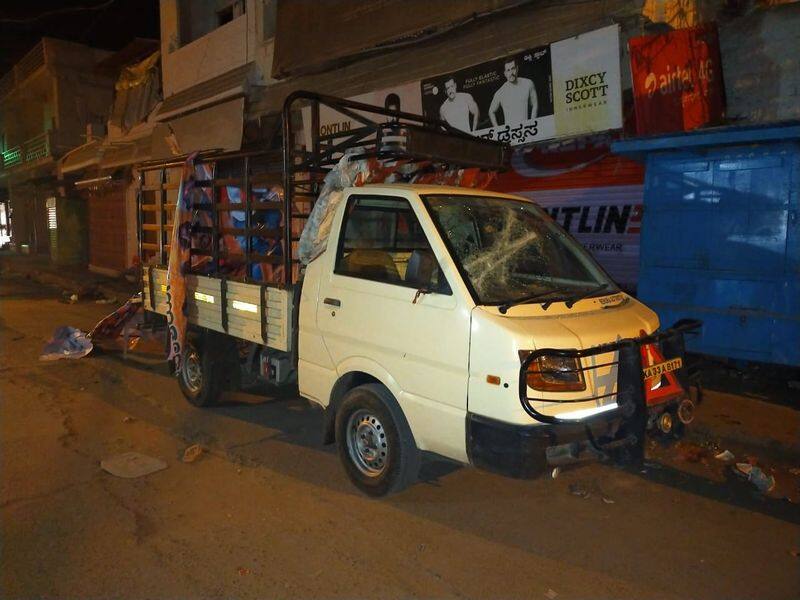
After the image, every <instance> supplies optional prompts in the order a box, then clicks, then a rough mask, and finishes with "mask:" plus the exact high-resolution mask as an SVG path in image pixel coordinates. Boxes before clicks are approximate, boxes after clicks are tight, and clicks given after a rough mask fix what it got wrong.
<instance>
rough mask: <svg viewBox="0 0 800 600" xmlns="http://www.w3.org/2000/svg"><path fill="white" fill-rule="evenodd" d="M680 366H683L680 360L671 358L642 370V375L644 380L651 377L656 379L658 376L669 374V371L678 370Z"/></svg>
mask: <svg viewBox="0 0 800 600" xmlns="http://www.w3.org/2000/svg"><path fill="white" fill-rule="evenodd" d="M682 366H683V360H682V359H680V358H672V359H670V360H667V361H664V362H662V363H658V364H657V365H653V366H651V367H646V368H644V369H642V372H643V373H644V376H645V378H646V379H650V378H651V377H658V376H659V375H663V374H664V373H669V372H670V371H674V370H675V369H680V368H681V367H682Z"/></svg>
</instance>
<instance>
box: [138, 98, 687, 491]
mask: <svg viewBox="0 0 800 600" xmlns="http://www.w3.org/2000/svg"><path fill="white" fill-rule="evenodd" d="M376 110H378V109H376ZM227 183H229V181H228V182H227ZM251 185H252V184H251ZM331 217H332V219H331V228H330V234H329V238H328V240H327V245H326V246H325V248H326V249H325V250H324V252H322V254H321V255H319V256H318V257H317V258H315V259H314V260H312V261H311V262H310V263H309V264H308V265H307V266H306V267H305V268H304V269H303V270H302V272H300V271H299V269H297V268H295V270H296V271H298V273H299V274H301V276H300V277H298V279H297V281H294V282H292V283H285V282H284V284H283V285H268V284H264V283H261V282H253V281H232V280H230V279H228V278H226V277H220V276H218V275H203V274H192V275H187V276H186V284H187V289H188V290H189V292H188V294H187V306H186V314H187V316H188V318H189V322H190V323H191V325H190V331H189V339H190V343H189V345H188V348H187V350H186V353H185V355H184V359H183V361H182V364H181V367H180V369H179V371H178V373H177V376H178V379H179V382H180V387H181V389H182V390H183V392H184V394H185V396H186V397H187V398H188V399H189V401H190V402H192V403H194V404H196V405H200V406H206V405H209V404H212V403H214V402H216V401H217V400H218V398H219V395H220V393H221V391H222V390H223V389H224V388H225V387H226V386H229V385H236V384H237V383H242V382H244V383H247V382H249V381H254V380H258V379H260V380H267V381H269V382H271V383H273V384H276V385H282V384H290V385H295V384H296V385H297V387H298V388H299V393H300V395H301V396H302V397H304V398H306V399H308V400H310V401H311V402H313V403H315V404H317V405H319V406H320V407H322V409H323V410H324V414H325V418H324V424H325V425H324V431H323V432H322V436H323V439H324V441H325V442H328V443H330V442H334V441H335V442H336V444H337V446H338V450H339V455H340V458H341V460H342V462H343V464H344V467H345V470H346V472H347V474H348V476H349V478H350V479H351V480H352V482H353V483H354V484H355V485H356V486H357V487H358V488H360V489H361V490H362V491H364V492H366V493H368V494H371V495H383V494H386V493H390V492H394V491H398V490H400V489H402V488H404V487H405V486H407V485H408V484H410V483H411V482H413V481H414V480H415V478H416V476H417V472H418V469H419V465H420V456H421V453H422V452H428V453H432V454H435V455H439V456H442V457H446V458H448V459H451V460H454V461H457V462H459V463H463V464H472V465H475V466H478V467H481V468H485V469H489V470H492V471H495V472H499V473H503V474H506V475H510V476H513V477H534V476H536V475H538V474H541V473H543V472H544V471H545V470H546V469H548V467H550V466H551V465H555V464H559V463H561V462H563V461H572V460H577V459H579V458H582V457H583V456H586V455H595V456H604V457H610V458H612V459H615V460H618V461H635V460H638V459H641V456H642V448H643V442H644V436H645V428H646V425H647V419H648V414H647V406H646V402H645V389H644V384H643V382H644V378H643V375H642V359H641V345H642V344H643V343H649V344H658V346H659V348H660V352H661V353H662V354H663V355H664V357H665V360H669V361H671V364H672V365H673V367H671V368H674V372H675V375H677V376H679V377H680V378H683V377H684V375H683V373H682V369H683V368H682V361H681V360H676V359H681V358H682V355H683V344H682V333H681V330H680V329H672V330H669V331H666V332H662V333H656V331H657V330H658V327H659V323H658V318H657V316H656V315H655V313H654V312H653V311H651V310H650V309H648V308H647V307H646V306H644V305H643V304H641V303H640V302H638V301H637V300H636V299H634V298H632V297H631V296H629V295H628V294H626V293H624V292H622V291H621V290H620V289H619V288H618V287H617V286H616V285H615V284H614V282H613V281H612V280H611V279H610V278H609V277H608V276H607V275H606V274H605V272H604V271H603V270H602V269H601V268H600V267H599V266H598V265H597V263H596V262H595V261H594V259H593V258H592V257H591V256H590V255H589V254H588V252H586V251H585V250H584V248H583V247H582V246H581V245H580V244H579V243H577V242H576V241H575V240H574V239H573V238H572V237H570V235H569V234H567V233H566V232H564V230H563V229H561V228H560V227H559V226H558V225H557V224H555V223H554V221H553V220H552V219H551V218H550V217H549V216H548V215H547V213H546V212H544V211H543V210H542V209H540V208H539V207H538V206H537V205H536V204H535V203H534V202H532V201H530V200H527V199H524V198H520V197H516V196H510V195H506V194H499V193H492V192H488V191H482V190H474V189H465V188H456V187H443V186H435V185H431V186H424V185H409V184H391V185H388V184H387V185H366V186H361V187H352V188H348V189H346V190H345V191H344V193H343V197H342V200H341V202H339V203H338V204H337V206H336V208H335V210H334V212H333V213H332V214H331ZM162 250H163V248H162ZM287 266H289V268H291V267H292V265H287ZM286 274H288V272H287V273H285V275H286ZM290 277H291V275H289V278H290ZM165 286H166V270H165V269H164V268H163V267H162V266H158V265H148V266H146V267H145V269H144V290H143V298H144V304H145V308H146V309H147V310H148V311H151V312H155V313H161V314H164V313H165V312H166V305H165V300H166V294H165ZM685 400H686V398H685V397H684V398H681V399H680V402H684V401H685ZM676 406H677V404H676ZM679 413H680V411H678V410H677V408H676V410H675V414H676V415H678V414H679Z"/></svg>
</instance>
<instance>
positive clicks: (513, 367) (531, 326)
mask: <svg viewBox="0 0 800 600" xmlns="http://www.w3.org/2000/svg"><path fill="white" fill-rule="evenodd" d="M617 296H619V295H617ZM592 300H597V299H592ZM618 300H619V301H615V302H614V303H602V302H597V303H596V307H594V306H588V305H584V306H583V307H581V308H582V310H579V311H574V312H570V311H569V310H563V308H564V306H563V303H562V306H561V307H560V308H561V309H562V310H557V311H554V312H553V313H552V314H548V312H549V311H541V309H540V307H538V306H537V307H532V308H529V307H527V306H525V307H518V308H519V309H523V308H524V309H525V310H524V311H522V310H517V311H515V313H514V314H513V315H512V314H511V311H509V314H508V315H503V314H501V313H500V311H499V310H498V309H497V307H491V306H490V307H481V306H479V307H476V308H475V309H473V311H472V323H471V335H470V366H469V371H470V387H469V410H470V411H471V412H475V413H477V414H482V415H486V416H491V417H493V418H498V417H499V418H501V419H503V420H506V421H509V422H516V423H525V422H530V420H531V419H530V417H529V416H528V415H527V414H526V413H525V412H524V410H523V409H522V406H521V404H520V400H519V387H518V386H519V379H520V362H521V361H520V354H519V352H520V351H521V350H522V351H530V350H541V349H545V348H554V349H587V348H591V347H593V346H597V345H600V344H605V343H609V342H615V341H618V340H620V339H624V338H634V337H638V336H639V334H640V332H641V331H644V332H645V333H648V334H649V333H652V332H654V331H655V330H656V329H658V326H659V323H658V316H657V315H656V314H655V313H654V312H653V311H652V310H650V309H649V308H647V307H646V306H645V305H643V304H642V303H640V302H638V301H637V300H635V299H634V298H631V297H628V296H624V298H621V299H620V298H618ZM551 308H556V306H555V305H553V306H552V307H551ZM576 308H577V305H576ZM592 360H594V361H595V362H591V361H592ZM614 360H616V358H615V353H613V352H612V353H608V354H601V355H597V357H596V358H594V359H587V358H584V359H583V362H582V364H583V366H584V367H588V366H592V365H601V364H606V363H611V362H613V361H614ZM489 375H493V376H495V377H499V378H500V381H501V382H502V383H501V385H500V386H493V385H489V384H487V376H489ZM584 376H585V378H586V384H587V389H586V390H585V391H584V392H560V393H559V395H560V398H561V399H564V400H573V401H574V400H580V399H582V398H587V399H588V398H591V397H592V396H595V395H600V394H609V393H613V392H615V390H616V367H611V368H607V369H602V370H601V369H597V370H593V369H590V370H588V371H586V372H585V373H584ZM528 396H529V397H531V398H543V399H544V398H545V394H540V393H538V392H534V391H533V390H530V389H529V394H528ZM614 401H615V400H614V398H613V397H610V398H609V399H608V402H614ZM537 404H538V410H542V412H546V413H549V414H557V413H560V412H561V411H567V410H578V409H584V408H592V407H596V406H598V403H596V402H595V401H594V400H587V402H586V403H583V402H574V403H572V404H564V403H550V402H545V401H542V402H541V403H537Z"/></svg>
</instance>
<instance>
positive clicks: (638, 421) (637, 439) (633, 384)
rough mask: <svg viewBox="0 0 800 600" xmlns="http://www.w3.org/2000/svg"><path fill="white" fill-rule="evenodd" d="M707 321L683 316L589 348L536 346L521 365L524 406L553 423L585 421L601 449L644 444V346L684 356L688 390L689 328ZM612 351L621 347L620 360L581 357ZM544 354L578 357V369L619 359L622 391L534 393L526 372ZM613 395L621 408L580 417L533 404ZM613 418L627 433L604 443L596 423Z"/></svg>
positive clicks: (680, 376)
mask: <svg viewBox="0 0 800 600" xmlns="http://www.w3.org/2000/svg"><path fill="white" fill-rule="evenodd" d="M701 325H702V323H701V322H700V321H695V320H688V319H687V320H683V321H679V322H677V323H676V324H675V325H673V326H672V327H671V328H669V329H667V330H665V331H661V332H657V333H654V334H651V335H647V336H641V337H637V338H628V339H623V340H619V341H616V342H611V343H608V344H602V345H599V346H593V347H592V348H586V349H584V350H563V349H557V348H543V349H541V350H535V351H533V352H531V353H530V354H528V355H527V356H526V357H525V358H524V359H523V360H522V364H521V366H520V377H519V398H520V402H521V403H522V408H523V409H524V410H525V412H526V413H528V414H529V415H530V416H531V417H532V418H534V419H536V420H537V421H540V422H542V423H547V424H550V425H559V424H564V425H566V424H569V425H573V426H574V425H575V424H576V423H583V424H585V425H586V431H587V436H588V438H589V440H590V442H591V443H592V445H593V446H595V448H596V449H597V450H601V446H602V449H603V450H610V449H611V448H613V447H615V446H621V445H636V444H638V445H641V444H642V443H643V438H644V431H645V427H646V424H647V402H646V393H645V385H644V375H643V372H642V352H641V348H642V346H644V345H646V344H652V345H655V346H657V347H658V349H659V350H660V352H661V355H662V356H663V357H664V359H665V360H667V361H669V360H671V359H675V358H680V359H681V360H682V361H683V366H681V367H679V368H678V369H676V370H675V371H673V373H674V374H675V376H676V378H677V380H678V382H679V383H680V384H681V386H682V387H683V388H684V389H685V390H687V391H688V386H689V381H688V373H687V371H686V366H685V360H683V359H684V354H685V346H684V334H686V333H688V332H691V331H694V330H696V329H698V328H699V327H700V326H701ZM610 352H616V353H617V359H616V360H614V361H609V362H603V363H602V364H598V365H591V366H582V361H581V359H583V358H586V357H591V356H597V355H599V354H606V353H610ZM542 356H557V357H562V358H573V359H576V361H577V364H578V365H579V367H578V368H576V369H573V370H572V372H577V371H589V370H591V369H598V368H601V367H611V366H615V365H616V366H617V391H616V393H613V394H602V395H598V396H593V397H590V398H580V399H569V400H565V399H562V398H558V397H547V398H529V397H528V384H527V377H526V375H527V373H528V369H529V368H530V366H531V364H532V363H533V362H534V361H535V360H537V359H538V358H540V357H542ZM541 372H542V373H543V374H547V373H555V371H552V370H542V371H541ZM565 372H569V371H565ZM609 396H616V401H617V407H616V408H615V409H613V410H609V411H604V412H602V413H598V414H594V415H590V416H587V417H584V418H580V419H563V418H559V417H557V416H552V415H546V414H543V413H542V412H540V411H538V410H536V408H534V406H533V402H550V403H577V402H586V401H591V400H596V401H597V400H602V399H604V398H608V397H609ZM613 419H618V420H620V421H622V426H623V428H624V430H625V432H626V434H627V436H626V437H623V438H617V439H615V440H613V441H608V442H606V443H602V444H601V443H598V441H595V439H594V436H592V434H591V425H592V424H594V423H596V422H598V421H601V420H613Z"/></svg>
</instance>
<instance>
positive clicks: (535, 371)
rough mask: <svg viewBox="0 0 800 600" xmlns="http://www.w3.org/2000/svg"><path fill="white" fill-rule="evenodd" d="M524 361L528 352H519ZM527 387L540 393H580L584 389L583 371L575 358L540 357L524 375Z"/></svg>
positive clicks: (529, 366)
mask: <svg viewBox="0 0 800 600" xmlns="http://www.w3.org/2000/svg"><path fill="white" fill-rule="evenodd" d="M519 354H520V359H521V360H524V359H525V358H526V357H527V356H528V355H529V354H530V351H522V350H521V351H520V353H519ZM525 380H526V382H527V384H528V387H530V388H533V389H534V390H539V391H542V392H582V391H583V390H585V389H586V381H585V380H584V379H583V371H582V370H581V365H580V363H579V362H578V359H577V358H569V357H564V356H554V355H544V356H540V357H538V358H537V359H535V360H534V361H533V362H531V364H530V365H528V370H527V371H526V373H525Z"/></svg>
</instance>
